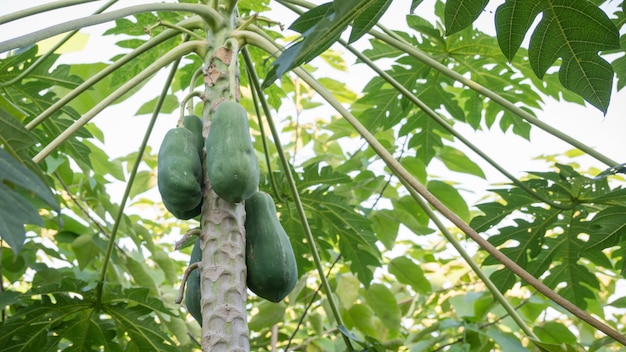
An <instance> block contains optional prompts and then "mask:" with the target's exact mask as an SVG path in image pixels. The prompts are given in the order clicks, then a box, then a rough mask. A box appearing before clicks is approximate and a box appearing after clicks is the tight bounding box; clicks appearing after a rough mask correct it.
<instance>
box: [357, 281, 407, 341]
mask: <svg viewBox="0 0 626 352" xmlns="http://www.w3.org/2000/svg"><path fill="white" fill-rule="evenodd" d="M364 296H365V298H366V300H367V302H368V303H369V306H370V308H372V310H373V311H374V313H376V315H377V316H378V318H380V320H381V321H382V322H383V324H384V325H385V327H386V328H387V329H389V330H391V331H398V330H399V329H400V319H401V312H400V307H399V306H398V302H397V301H396V298H395V297H394V295H393V293H392V292H391V290H389V288H387V286H385V285H383V284H372V285H371V286H370V287H369V288H368V289H367V290H366V291H365V292H364Z"/></svg>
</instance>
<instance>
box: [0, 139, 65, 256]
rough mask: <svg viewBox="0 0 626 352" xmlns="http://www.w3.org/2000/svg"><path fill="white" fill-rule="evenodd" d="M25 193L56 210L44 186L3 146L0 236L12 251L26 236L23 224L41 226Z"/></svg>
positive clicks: (17, 249) (52, 196) (0, 179)
mask: <svg viewBox="0 0 626 352" xmlns="http://www.w3.org/2000/svg"><path fill="white" fill-rule="evenodd" d="M26 194H30V195H32V196H34V197H37V198H39V199H41V200H43V201H44V202H46V203H47V204H48V205H49V206H50V207H51V208H52V209H53V210H55V211H59V205H58V203H57V201H56V199H55V198H54V195H53V194H52V192H51V191H50V189H49V188H48V186H46V185H45V184H44V183H43V181H41V179H40V178H39V177H38V176H37V175H35V174H34V173H33V172H32V171H31V170H29V169H28V168H26V167H25V166H24V165H22V164H20V163H19V162H18V161H17V160H16V159H15V158H13V157H12V156H11V155H9V153H7V152H6V151H4V149H0V199H2V201H1V202H0V237H2V239H3V240H4V241H6V242H7V244H8V245H9V246H10V247H11V248H12V249H13V251H14V252H16V253H17V252H18V251H19V250H20V248H22V245H23V244H24V240H25V239H26V233H25V231H24V224H35V225H39V226H43V221H42V220H41V218H40V217H39V212H38V211H37V209H36V208H35V207H34V206H33V205H32V204H31V203H30V202H29V201H28V200H27V199H26V198H25V195H26Z"/></svg>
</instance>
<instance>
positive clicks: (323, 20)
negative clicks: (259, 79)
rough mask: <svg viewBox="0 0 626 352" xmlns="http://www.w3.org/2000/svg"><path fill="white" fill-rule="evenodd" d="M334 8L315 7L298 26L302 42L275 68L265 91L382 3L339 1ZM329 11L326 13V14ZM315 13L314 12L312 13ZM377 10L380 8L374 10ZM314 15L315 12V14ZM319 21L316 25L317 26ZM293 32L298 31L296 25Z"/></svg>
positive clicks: (289, 48)
mask: <svg viewBox="0 0 626 352" xmlns="http://www.w3.org/2000/svg"><path fill="white" fill-rule="evenodd" d="M332 5H333V6H332V7H331V6H329V5H328V4H323V5H320V6H323V8H322V9H316V8H313V9H312V10H309V12H305V13H304V14H302V16H305V20H302V21H300V22H299V23H297V25H296V26H295V28H296V29H299V30H303V29H305V28H306V30H305V31H304V32H302V39H301V40H300V41H299V42H297V43H295V44H292V45H291V46H289V47H288V48H287V50H285V51H284V52H283V53H282V54H281V55H280V57H279V58H278V59H276V60H275V61H274V62H273V63H272V65H273V67H272V69H271V70H270V71H269V72H268V73H267V75H266V77H265V80H264V81H263V88H267V87H269V86H270V85H271V84H272V83H273V82H274V81H275V80H276V79H277V78H278V77H280V76H282V75H283V74H284V73H285V72H287V71H289V70H291V69H293V68H294V67H297V66H300V65H302V64H304V63H307V62H309V61H311V60H313V59H314V58H315V57H317V56H318V55H319V54H321V53H322V52H324V51H325V50H326V49H328V48H329V47H330V46H331V45H332V44H333V43H335V42H336V41H337V40H338V39H339V37H340V35H341V33H342V32H343V31H344V30H345V29H346V28H347V27H348V26H349V25H350V24H351V23H352V22H353V21H354V20H355V19H356V18H357V17H358V16H359V15H360V14H362V13H366V12H367V11H368V10H370V9H373V8H374V5H379V1H369V0H341V1H338V0H335V1H334V2H333V3H332ZM323 10H325V12H324V14H323V15H321V14H322V12H323ZM312 11H314V12H312ZM374 11H376V9H375V8H374ZM311 12H312V13H311ZM314 21H315V24H314V25H312V26H310V25H311V24H313V23H314ZM290 29H294V27H293V26H291V27H290Z"/></svg>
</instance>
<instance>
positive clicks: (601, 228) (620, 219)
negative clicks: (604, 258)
mask: <svg viewBox="0 0 626 352" xmlns="http://www.w3.org/2000/svg"><path fill="white" fill-rule="evenodd" d="M624 219H626V207H610V208H606V209H604V210H602V211H600V212H599V213H597V214H596V215H595V216H594V217H593V219H592V220H591V224H590V225H589V227H590V228H591V229H593V231H590V234H589V240H588V241H587V243H586V244H585V246H584V250H585V251H589V250H592V249H595V250H602V249H605V248H609V247H612V246H615V245H617V244H618V243H619V242H621V241H623V239H624V238H626V221H624Z"/></svg>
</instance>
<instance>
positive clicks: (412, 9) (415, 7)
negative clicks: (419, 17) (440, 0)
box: [409, 0, 424, 13]
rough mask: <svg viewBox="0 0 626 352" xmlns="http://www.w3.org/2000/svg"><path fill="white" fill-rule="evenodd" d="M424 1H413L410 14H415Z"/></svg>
mask: <svg viewBox="0 0 626 352" xmlns="http://www.w3.org/2000/svg"><path fill="white" fill-rule="evenodd" d="M423 1H424V0H412V1H411V8H410V9H409V13H413V12H415V9H417V7H418V6H419V5H420V4H421V3H422V2H423Z"/></svg>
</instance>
